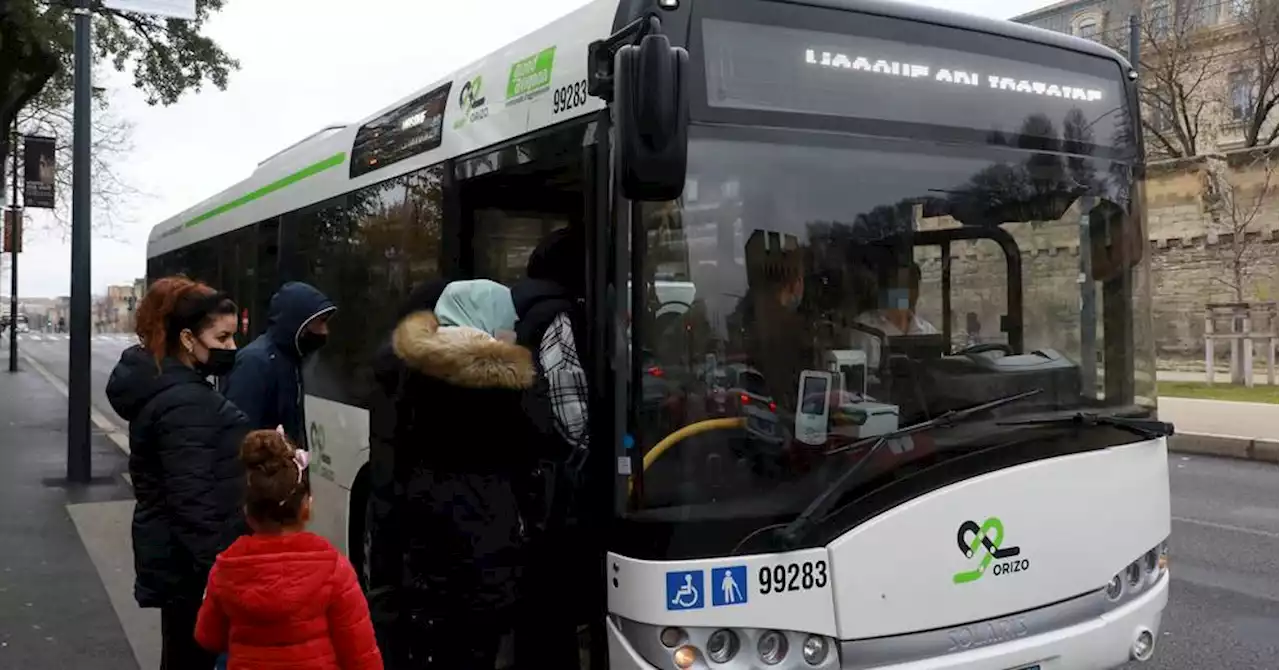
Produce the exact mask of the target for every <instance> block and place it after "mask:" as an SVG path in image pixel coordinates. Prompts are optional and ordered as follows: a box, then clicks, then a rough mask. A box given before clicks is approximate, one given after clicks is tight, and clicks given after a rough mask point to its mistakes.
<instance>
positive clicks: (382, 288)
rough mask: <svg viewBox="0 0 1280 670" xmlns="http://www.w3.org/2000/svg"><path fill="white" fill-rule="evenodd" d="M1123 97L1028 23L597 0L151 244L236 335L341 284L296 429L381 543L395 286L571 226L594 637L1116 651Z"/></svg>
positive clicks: (169, 225)
mask: <svg viewBox="0 0 1280 670" xmlns="http://www.w3.org/2000/svg"><path fill="white" fill-rule="evenodd" d="M664 40H665V41H664ZM637 60H639V61H643V62H644V63H645V66H644V67H643V68H640V67H636V66H635V64H636V62H637ZM1137 100H1138V99H1137V92H1136V75H1135V74H1134V73H1133V72H1132V70H1131V69H1130V67H1129V65H1128V63H1127V62H1125V61H1124V60H1123V59H1122V58H1121V57H1120V56H1118V55H1117V54H1116V53H1114V52H1112V51H1110V50H1109V49H1107V48H1105V47H1102V46H1100V45H1098V44H1095V43H1092V42H1089V41H1085V40H1080V39H1075V38H1072V37H1068V36H1063V35H1059V34H1054V33H1049V32H1045V31H1041V30H1037V29H1034V28H1030V27H1026V26H1022V25H1017V24H1012V23H1008V22H1003V21H990V20H982V19H977V18H972V17H967V16H962V15H959V14H953V13H947V12H941V11H934V10H928V9H923V8H918V7H911V6H904V5H894V4H888V3H884V2H879V1H876V0H793V1H788V2H782V1H780V0H778V1H774V0H662V1H660V2H659V1H657V0H635V1H631V0H628V1H626V2H622V1H621V0H597V1H595V2H592V3H590V4H588V5H586V6H584V7H582V8H581V9H579V10H577V11H575V12H573V13H572V14H569V15H567V16H565V17H563V18H561V19H559V20H557V21H554V22H553V23H551V24H549V25H547V26H545V27H544V28H541V29H539V30H537V31H536V32H533V33H531V34H530V35H528V36H527V37H524V38H522V39H520V40H518V41H516V42H514V43H512V44H510V45H508V46H506V47H504V48H503V49H501V50H500V51H497V52H495V53H493V54H490V55H488V56H485V57H484V58H482V59H480V60H478V61H476V62H474V63H472V64H471V65H468V66H467V67H465V68H463V69H461V70H459V71H457V72H454V73H451V74H449V75H447V76H445V77H443V78H441V79H439V80H437V81H435V82H431V83H429V84H428V85H426V86H424V87H423V88H422V89H421V90H420V91H418V92H417V93H414V94H413V95H411V96H409V97H408V98H406V99H403V100H400V101H397V102H395V103H393V104H390V105H388V106H387V107H385V108H383V109H381V110H379V111H377V112H376V113H374V114H372V115H371V116H369V117H368V118H366V119H364V120H362V121H360V122H357V123H352V124H350V125H343V126H334V127H330V128H325V129H323V130H322V131H320V132H318V133H316V134H315V135H313V136H311V137H308V138H307V139H305V140H303V141H301V142H299V143H297V144H294V145H292V146H290V147H289V148H288V149H286V150H284V151H282V152H280V153H278V154H276V155H274V156H272V157H271V158H269V159H267V160H266V161H264V162H263V163H262V164H260V165H259V166H258V168H257V170H256V171H255V172H254V173H253V174H252V175H251V176H250V177H249V178H247V179H246V180H244V181H243V182H241V183H239V184H236V185H234V186H232V187H230V188H228V189H226V190H225V191H222V192H221V193H218V194H217V195H214V196H213V197H211V198H209V199H208V200H206V201H204V202H202V203H200V204H197V205H194V206H193V207H191V208H189V209H187V210H185V211H183V212H181V213H179V214H177V215H176V216H174V217H172V218H170V219H168V220H166V221H164V222H161V223H160V224H159V225H157V226H156V227H155V229H154V230H153V231H152V234H151V237H150V240H149V244H148V268H147V273H148V277H149V278H150V279H155V278H158V277H161V276H164V275H168V274H172V273H179V272H182V273H186V274H188V275H190V276H193V277H196V278H199V279H202V280H205V281H207V282H209V283H212V284H214V285H216V286H218V287H220V288H222V289H224V290H226V291H228V292H230V293H231V294H233V295H234V296H235V297H236V298H237V300H238V301H239V302H240V303H241V305H242V306H243V307H244V309H245V323H244V332H243V333H242V336H243V337H244V338H245V339H246V340H247V339H248V338H250V337H252V336H253V335H255V334H257V333H259V332H261V331H262V329H263V328H264V327H265V325H266V323H265V321H266V314H265V311H266V305H267V301H268V300H269V299H270V296H271V294H272V293H273V292H274V291H275V290H276V289H277V287H278V286H279V285H280V284H281V283H282V282H284V281H287V280H302V281H307V282H310V283H312V284H314V285H316V286H317V287H319V288H320V289H321V290H323V291H325V292H326V293H328V294H329V296H330V297H332V298H333V299H334V301H335V302H336V303H337V304H338V305H339V306H340V311H339V314H338V316H337V318H336V319H335V320H334V321H333V322H332V325H331V327H332V336H331V339H330V343H329V344H328V346H327V347H325V348H324V349H323V350H321V351H320V352H319V353H318V354H316V355H315V356H314V357H313V359H311V360H310V361H309V364H308V366H307V369H306V370H305V374H304V377H305V379H304V383H305V391H306V393H305V403H304V404H305V412H306V421H307V424H308V445H307V446H308V447H309V448H310V449H311V450H312V451H313V452H314V453H315V454H316V456H317V458H315V460H314V461H313V462H314V463H315V464H316V465H315V471H314V480H313V481H314V482H315V494H316V505H317V507H316V514H315V521H314V527H315V530H317V531H318V532H320V533H322V534H324V535H325V536H327V537H328V538H330V539H331V540H332V541H334V542H335V543H336V544H337V545H338V546H340V547H343V548H345V550H346V551H347V553H348V555H349V556H350V557H351V560H352V561H353V562H354V563H355V564H356V565H357V566H362V565H364V564H365V544H364V543H363V542H362V541H361V540H362V538H363V537H365V528H364V525H365V509H366V501H367V498H368V490H369V486H368V481H367V475H366V466H367V460H368V457H367V449H368V424H369V419H368V412H367V411H366V409H365V404H366V398H367V397H368V394H369V392H370V389H371V386H372V383H373V380H372V378H371V374H370V359H371V354H372V353H373V352H374V351H375V349H376V348H377V347H378V346H379V345H381V344H382V343H383V342H384V341H385V338H386V337H387V336H388V334H389V332H390V330H391V328H392V326H393V323H392V320H393V318H394V316H393V315H394V313H395V311H396V308H397V306H398V304H399V302H400V300H401V299H403V297H404V296H406V295H407V293H408V292H409V290H410V289H411V287H413V286H414V285H415V284H417V283H419V282H422V281H424V280H428V279H432V278H438V277H447V278H467V277H489V278H493V279H495V280H498V281H502V282H507V283H511V282H515V281H517V280H519V279H520V278H521V276H522V273H523V271H524V265H525V260H526V258H527V256H528V254H529V253H530V251H531V250H532V249H533V247H534V246H535V245H536V244H537V242H538V241H539V239H540V238H542V237H543V236H544V235H546V234H547V233H549V232H551V231H552V230H555V229H557V228H559V227H562V226H573V227H577V228H580V229H581V230H582V231H583V232H584V234H585V235H587V239H588V241H589V243H588V253H587V257H586V258H584V259H583V272H584V273H586V278H587V280H588V281H587V286H588V295H587V307H588V312H589V313H590V315H591V318H590V323H589V324H588V331H589V333H590V337H589V341H588V342H585V343H582V348H583V351H584V352H585V354H586V357H585V360H586V362H587V364H588V366H589V368H590V370H589V372H590V376H591V383H592V402H593V405H592V413H591V419H592V426H591V429H592V431H593V432H592V434H593V439H592V444H593V445H594V446H593V448H592V452H591V456H590V458H589V459H588V462H587V465H586V469H587V472H586V475H587V476H586V478H585V479H586V481H587V490H586V491H585V492H584V494H583V495H584V496H586V498H587V500H588V503H589V504H588V505H586V508H587V512H586V513H587V514H588V515H589V516H588V518H586V519H585V520H584V523H587V524H588V527H589V528H591V529H592V532H591V533H589V538H584V540H583V541H584V543H596V544H591V545H590V546H588V547H586V549H590V550H593V551H595V552H597V554H598V556H599V559H600V560H599V561H598V566H599V570H598V572H597V573H594V574H587V575H583V576H582V579H581V581H580V583H575V584H566V585H565V588H566V589H572V590H574V591H576V592H587V593H590V594H591V596H592V597H593V598H594V602H595V604H596V607H595V609H594V610H593V611H594V612H595V615H594V616H593V617H592V618H591V621H589V622H588V623H589V625H590V632H591V634H590V640H591V653H590V655H589V656H590V659H589V660H590V662H591V664H592V666H593V667H596V668H604V667H608V668H619V669H620V668H637V669H638V668H644V669H651V668H664V669H668V670H671V669H676V668H678V669H681V670H683V669H686V668H761V667H769V668H849V669H853V668H880V667H892V668H920V669H923V668H931V669H932V668H965V669H974V670H977V669H982V670H1066V669H1074V668H1107V667H1115V666H1118V665H1121V664H1123V663H1126V662H1128V661H1129V660H1131V659H1138V660H1146V659H1148V658H1150V657H1151V655H1152V654H1153V653H1154V649H1155V645H1156V642H1157V640H1159V631H1160V623H1161V615H1162V612H1163V610H1164V607H1165V604H1166V601H1167V597H1168V589H1169V575H1168V571H1167V569H1166V550H1165V547H1166V542H1167V539H1168V536H1169V533H1170V510H1169V486H1168V466H1167V460H1166V459H1167V453H1166V441H1165V436H1166V435H1167V434H1169V432H1170V431H1171V427H1170V426H1168V425H1166V424H1162V423H1160V422H1158V421H1156V420H1155V419H1154V417H1155V393H1154V347H1153V343H1152V339H1151V328H1150V320H1151V313H1150V294H1149V280H1148V277H1147V273H1148V267H1147V263H1148V259H1147V254H1146V241H1145V237H1144V232H1143V231H1144V228H1145V226H1144V216H1145V215H1144V211H1143V205H1142V202H1143V200H1142V198H1143V189H1142V185H1143V182H1142V176H1143V169H1142V149H1141V143H1140V142H1139V141H1138V140H1137V136H1138V125H1137V122H1138V102H1137ZM285 143H286V142H282V144H285ZM633 279H634V281H633ZM659 281H662V282H671V281H676V282H680V283H681V285H682V286H683V285H685V284H687V285H688V286H689V288H688V289H684V290H682V291H681V295H683V296H685V297H687V299H688V300H687V302H688V303H689V304H687V305H684V304H683V303H684V302H686V301H685V300H683V299H682V300H681V301H680V302H681V303H682V305H681V306H680V307H679V309H671V308H670V305H668V306H667V308H665V309H664V306H663V301H664V300H667V298H668V297H669V296H655V295H654V287H655V286H657V285H658V282H659ZM664 285H665V284H664ZM664 293H667V294H669V293H670V291H665V290H664ZM627 295H631V296H632V299H630V300H628V299H626V296H627ZM668 302H669V300H668ZM632 305H634V306H636V309H634V310H632V309H629V306H632ZM983 324H985V327H984V326H983ZM975 328H976V329H978V330H977V331H976V332H975V331H974V329H975ZM965 333H968V335H967V336H966V337H968V338H969V339H967V340H966V338H965V337H958V334H965ZM957 342H958V343H959V344H957ZM966 342H980V343H981V344H977V345H972V346H967V348H966V347H965V346H964V345H965V343H966ZM739 369H743V370H751V371H752V375H751V376H750V382H751V383H750V386H751V388H750V389H746V388H743V389H742V393H741V395H742V396H743V398H744V400H743V401H742V402H743V404H744V405H748V404H749V405H751V409H752V411H751V412H744V411H742V408H737V407H733V406H732V405H733V402H732V398H729V397H728V396H727V395H726V393H728V394H732V393H735V392H737V391H736V390H732V389H730V390H726V389H729V386H726V385H725V384H723V383H720V382H718V381H716V380H721V379H726V378H727V377H728V375H727V371H730V370H739ZM718 371H723V372H725V373H726V374H720V372H718ZM713 387H714V388H713ZM721 387H724V388H721ZM733 388H734V389H736V386H735V387H733ZM441 420H442V421H448V420H455V418H454V417H442V418H441ZM517 654H518V652H517Z"/></svg>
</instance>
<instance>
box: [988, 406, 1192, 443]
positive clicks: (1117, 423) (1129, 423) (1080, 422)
mask: <svg viewBox="0 0 1280 670" xmlns="http://www.w3.org/2000/svg"><path fill="white" fill-rule="evenodd" d="M996 425H999V426H1072V425H1074V426H1109V427H1111V428H1119V429H1120V430H1124V431H1128V432H1130V433H1133V434H1134V435H1137V436H1139V437H1143V438H1146V439H1148V440H1154V439H1156V438H1158V437H1167V436H1170V435H1173V432H1174V431H1173V424H1171V423H1167V422H1164V421H1157V420H1155V419H1133V418H1129V417H1123V416H1117V415H1115V414H1092V413H1089V412H1076V413H1075V414H1072V415H1071V416H1064V417H1058V418H1055V419H1027V420H1024V421H1001V422H999V423H997V424H996Z"/></svg>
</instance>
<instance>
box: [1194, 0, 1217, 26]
mask: <svg viewBox="0 0 1280 670" xmlns="http://www.w3.org/2000/svg"><path fill="white" fill-rule="evenodd" d="M1187 4H1188V10H1189V18H1190V19H1191V22H1190V23H1191V25H1193V26H1211V25H1213V24H1215V23H1217V21H1215V20H1214V18H1215V14H1216V13H1217V11H1218V8H1219V7H1220V6H1221V5H1220V3H1219V2H1218V1H1217V0H1190V2H1189V3H1187Z"/></svg>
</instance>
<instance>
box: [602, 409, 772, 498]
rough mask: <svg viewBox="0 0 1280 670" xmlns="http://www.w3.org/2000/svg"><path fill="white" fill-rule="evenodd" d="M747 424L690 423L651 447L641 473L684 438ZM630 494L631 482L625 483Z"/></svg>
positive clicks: (734, 421)
mask: <svg viewBox="0 0 1280 670" xmlns="http://www.w3.org/2000/svg"><path fill="white" fill-rule="evenodd" d="M746 424H747V420H746V419H744V418H742V417H736V418H729V419H707V420H705V421H699V422H697V423H691V424H689V425H687V426H685V427H684V428H681V429H680V430H677V431H676V432H674V433H671V434H670V435H668V436H666V437H664V438H662V441H660V442H658V443H657V444H655V445H653V448H652V449H650V450H649V452H648V453H646V454H645V455H644V465H643V466H642V468H641V471H644V470H648V469H649V466H651V465H653V463H654V461H656V460H658V458H659V457H660V456H662V455H663V454H664V453H666V452H667V450H668V449H670V448H671V447H674V446H675V445H676V443H678V442H681V441H683V440H684V439H685V438H688V437H693V436H694V435H699V434H701V433H705V432H707V431H711V430H727V429H731V428H742V427H743V426H745V425H746ZM630 492H631V481H630V480H628V481H627V493H630Z"/></svg>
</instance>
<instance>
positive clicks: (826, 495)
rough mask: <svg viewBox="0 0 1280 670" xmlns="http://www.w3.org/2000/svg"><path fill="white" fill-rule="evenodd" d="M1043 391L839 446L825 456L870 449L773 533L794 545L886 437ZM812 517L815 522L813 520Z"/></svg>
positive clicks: (952, 421) (953, 421) (946, 423)
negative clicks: (793, 517) (862, 447)
mask: <svg viewBox="0 0 1280 670" xmlns="http://www.w3.org/2000/svg"><path fill="white" fill-rule="evenodd" d="M1043 392H1044V389H1039V388H1038V389H1032V390H1030V391H1023V392H1021V393H1014V394H1013V395H1007V396H1004V397H1003V398H996V399H995V400H991V401H989V402H984V403H982V404H980V405H974V406H973V407H966V408H964V409H954V410H950V411H947V412H943V413H942V414H939V415H938V416H936V417H934V418H932V419H929V420H927V421H921V422H920V423H915V424H912V425H910V426H906V427H905V428H899V429H898V430H895V431H893V432H891V433H885V434H884V435H878V436H876V437H868V438H866V439H864V440H859V441H857V442H854V443H853V444H850V445H848V446H845V447H840V448H838V449H834V450H832V451H830V452H828V455H832V454H837V453H840V452H842V451H847V450H849V449H856V448H857V447H860V446H864V445H867V444H870V445H871V448H870V449H868V450H867V452H866V453H865V454H863V455H862V458H859V459H858V460H857V461H856V462H854V464H853V465H851V466H849V469H848V470H845V471H844V474H842V475H840V476H839V477H838V478H837V479H836V480H835V481H834V482H831V485H830V486H828V487H827V488H826V489H825V490H823V491H822V492H821V493H819V494H818V496H817V497H816V498H814V499H813V502H811V503H809V506H808V507H807V508H805V510H804V511H803V512H801V513H800V516H798V517H796V518H795V520H793V521H792V522H791V523H789V524H787V525H786V526H784V527H783V528H780V529H778V531H777V533H776V534H775V535H776V536H777V538H778V539H779V540H780V541H781V542H782V543H783V545H784V546H785V547H787V548H790V547H794V546H795V545H796V543H797V542H799V541H800V539H801V538H803V537H804V536H805V534H806V533H808V532H809V530H810V529H811V528H812V526H813V525H814V524H816V523H818V521H821V519H822V518H823V517H824V516H826V514H827V513H828V512H830V511H831V508H832V507H833V506H834V505H835V504H836V501H838V500H840V498H841V497H843V496H844V494H845V490H846V489H847V488H848V487H849V484H850V482H852V481H854V478H853V476H854V475H855V474H857V473H858V471H859V470H861V469H862V464H863V463H866V462H867V460H868V459H870V458H871V457H872V456H873V455H874V454H875V453H876V452H877V451H879V450H880V448H881V447H883V446H884V445H885V444H888V442H889V440H893V439H896V438H899V437H905V436H907V435H914V434H915V433H920V432H924V431H926V430H932V429H934V428H938V427H941V426H954V425H956V424H958V423H961V422H963V421H965V420H967V419H969V418H970V417H973V416H977V415H979V414H982V413H983V412H986V411H988V410H992V409H995V408H997V407H1001V406H1004V405H1008V404H1009V403H1012V402H1017V401H1019V400H1022V399H1024V398H1030V397H1031V396H1033V395H1037V394H1039V393H1043ZM815 519H817V520H818V521H815Z"/></svg>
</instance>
